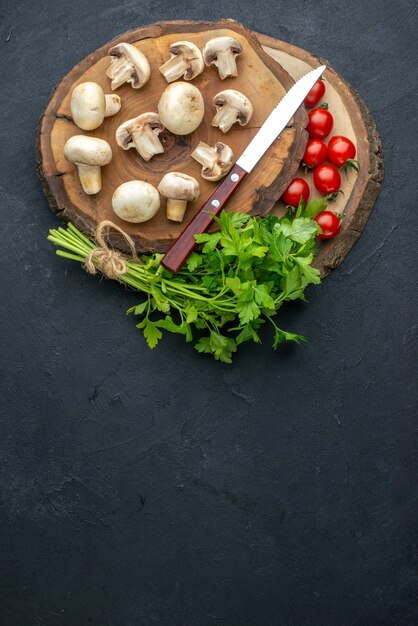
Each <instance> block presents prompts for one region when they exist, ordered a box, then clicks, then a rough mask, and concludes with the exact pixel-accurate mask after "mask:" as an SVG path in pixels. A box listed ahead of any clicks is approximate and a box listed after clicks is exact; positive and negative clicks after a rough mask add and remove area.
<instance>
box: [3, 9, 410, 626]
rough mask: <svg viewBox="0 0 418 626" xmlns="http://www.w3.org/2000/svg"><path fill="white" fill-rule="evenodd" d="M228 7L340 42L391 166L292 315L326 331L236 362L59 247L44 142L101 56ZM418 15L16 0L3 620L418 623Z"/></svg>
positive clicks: (8, 106) (8, 172)
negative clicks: (86, 69) (185, 336)
mask: <svg viewBox="0 0 418 626" xmlns="http://www.w3.org/2000/svg"><path fill="white" fill-rule="evenodd" d="M220 17H234V18H235V19H237V20H240V21H242V22H243V23H245V24H246V25H248V26H249V27H251V28H253V29H257V30H260V31H264V32H266V33H268V34H270V35H273V36H277V37H280V38H283V39H285V40H288V41H290V42H292V43H296V44H298V45H301V46H303V47H305V48H307V49H308V50H310V51H312V52H314V53H316V54H318V55H320V56H322V57H325V58H327V59H329V61H330V62H331V63H332V64H333V65H334V67H335V68H336V69H337V70H338V71H339V72H340V73H341V74H342V75H343V76H344V77H345V78H346V79H347V80H348V81H349V82H350V83H352V84H353V85H355V87H356V88H357V89H358V91H359V93H360V95H361V96H362V97H363V98H364V100H365V102H366V104H367V105H368V107H369V108H370V110H371V112H372V113H373V115H374V116H375V119H376V123H377V126H378V129H379V131H380V133H381V136H382V140H383V147H384V154H385V166H386V179H385V182H384V185H383V188H382V192H381V195H380V198H379V200H378V202H377V204H376V207H375V209H374V211H373V213H372V216H371V218H370V221H369V223H368V225H367V227H366V230H365V231H364V234H363V235H362V237H361V239H360V241H359V242H358V243H357V245H356V246H355V248H354V249H353V250H352V252H351V253H350V254H349V256H348V257H347V258H346V260H345V261H344V263H343V265H342V266H341V267H340V268H339V269H337V270H336V271H335V272H334V273H333V274H332V276H330V277H329V278H328V279H326V281H325V282H324V283H323V284H322V285H321V286H319V287H315V288H313V289H311V290H310V292H309V299H310V303H309V304H307V305H295V306H291V307H288V308H286V309H285V310H284V311H283V314H282V315H281V322H282V323H283V325H285V326H287V327H288V328H289V329H291V330H296V331H298V332H301V333H303V334H305V335H306V336H307V337H308V338H309V340H310V343H308V344H307V345H305V346H303V347H300V348H298V347H295V348H294V347H284V348H282V349H280V350H279V351H278V352H277V353H274V352H273V351H271V349H270V346H269V342H270V337H269V336H265V338H266V341H265V343H264V344H263V345H262V346H253V345H248V346H243V347H242V348H241V350H240V353H239V355H238V356H237V358H236V362H235V364H234V365H233V366H226V365H223V364H219V363H215V362H212V361H211V360H210V359H209V358H206V357H204V356H200V355H198V354H197V353H196V352H195V351H194V350H193V349H192V347H191V346H190V345H187V344H184V343H183V342H182V340H181V339H180V338H178V337H169V338H167V339H165V340H164V342H163V343H162V344H161V345H160V346H159V347H158V348H157V349H155V350H154V351H149V350H148V349H147V348H146V346H145V344H144V340H143V338H142V336H141V334H140V333H139V332H138V331H136V330H135V328H134V319H133V318H131V317H126V316H125V310H126V309H127V307H128V306H130V305H132V304H133V303H135V302H136V301H137V297H136V296H135V294H132V293H129V292H127V291H125V290H124V289H123V288H122V287H120V286H118V285H117V284H115V283H112V282H111V281H105V280H102V281H101V280H100V279H99V278H92V277H89V276H87V275H86V274H85V273H84V272H83V270H82V269H81V268H80V267H79V266H77V265H76V264H71V263H70V262H68V263H66V262H65V261H64V260H62V259H59V258H58V257H56V256H55V255H54V249H53V246H52V245H51V244H49V243H48V242H47V240H46V236H47V232H48V229H49V228H51V227H55V226H57V225H58V220H57V218H56V217H54V216H53V214H52V213H51V212H50V211H49V209H48V206H47V203H46V200H45V198H44V196H43V194H42V191H41V187H40V184H39V182H38V179H37V176H36V173H35V163H34V154H33V146H34V142H35V134H36V125H37V121H38V118H39V116H40V114H41V112H42V109H43V107H44V106H45V104H46V102H47V100H48V98H49V95H50V93H51V91H52V89H53V87H54V85H55V84H56V83H58V82H59V80H60V79H61V78H62V77H63V76H64V74H66V73H67V72H68V71H69V70H70V69H71V68H72V67H73V66H74V65H75V64H76V63H78V62H79V61H80V60H81V59H82V58H83V57H84V56H86V55H87V54H88V53H89V52H90V51H93V50H94V49H96V48H97V47H99V46H101V45H102V44H104V43H105V42H107V41H108V40H110V39H111V38H112V37H114V36H116V35H117V34H118V33H120V32H123V31H124V30H127V29H129V28H132V27H136V26H139V25H141V24H146V23H149V22H152V21H157V20H160V19H173V18H177V19H180V18H188V19H199V18H209V19H216V18H220ZM417 26H418V23H417V6H416V3H415V2H412V1H407V0H398V1H397V2H393V1H389V0H384V1H382V0H372V1H370V0H368V1H367V2H359V1H357V2H355V3H354V4H353V3H349V2H348V3H342V2H334V3H333V2H331V1H329V0H315V1H313V0H309V1H308V0H307V1H298V2H296V3H295V2H287V3H283V2H273V1H267V0H261V1H259V2H252V1H250V0H239V1H238V0H230V1H229V2H227V3H225V2H220V1H219V0H211V1H210V2H209V1H208V2H201V1H200V2H197V1H192V0H190V1H186V2H185V1H180V2H178V3H176V2H173V0H160V1H156V2H147V1H142V2H136V1H127V2H122V3H119V2H115V1H114V0H89V1H88V2H87V1H86V0H84V1H82V0H72V2H64V1H63V0H48V1H47V2H34V1H33V0H26V1H24V2H20V1H18V2H16V0H13V1H12V0H2V1H1V8H0V46H1V51H2V54H1V57H2V62H1V66H0V73H1V108H2V112H1V117H0V119H1V123H0V137H1V141H0V149H1V152H2V168H1V171H0V200H1V202H0V208H1V212H2V219H1V240H2V244H1V245H2V254H1V262H2V271H1V277H0V279H1V325H0V339H1V353H2V370H1V381H0V384H1V388H2V401H1V404H0V411H1V414H2V419H1V432H0V446H1V451H0V462H1V470H2V472H1V529H0V542H1V545H0V550H1V552H0V553H1V561H2V572H3V576H2V582H1V598H2V599H1V608H0V614H1V615H0V623H1V624H2V625H4V626H14V625H16V626H33V625H38V624H47V625H51V626H60V625H65V626H85V625H86V626H88V625H90V624H93V625H95V626H96V625H97V626H105V625H110V626H148V625H152V624H157V625H158V626H174V625H176V626H210V625H212V624H214V625H215V624H216V625H219V626H221V625H222V626H288V625H289V626H303V625H307V626H308V625H309V626H351V625H367V626H377V625H378V626H380V625H382V626H393V625H395V624H396V626H401V625H402V626H406V625H408V626H413V625H416V624H417V623H418V606H417V585H418V573H417V568H416V565H417V552H416V539H417V533H416V528H417V502H418V500H417V467H416V456H417V434H418V427H417V387H416V383H417V368H416V366H417V293H416V269H417V260H418V259H417V252H416V249H417V225H418V220H417V211H418V208H417V202H416V173H417V166H416V151H415V149H414V148H415V143H416V139H417V130H418V129H417V107H416V100H417V97H418V96H417V79H416V63H417V55H416V49H417V39H416V30H417ZM414 159H415V161H414Z"/></svg>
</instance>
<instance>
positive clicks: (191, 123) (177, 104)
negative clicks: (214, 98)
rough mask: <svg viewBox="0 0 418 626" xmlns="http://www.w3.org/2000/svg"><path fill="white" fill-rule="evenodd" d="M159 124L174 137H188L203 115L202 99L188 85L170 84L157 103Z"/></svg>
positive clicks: (198, 93)
mask: <svg viewBox="0 0 418 626" xmlns="http://www.w3.org/2000/svg"><path fill="white" fill-rule="evenodd" d="M158 113H159V115H160V119H161V122H162V123H163V124H164V126H165V127H166V128H168V130H169V131H171V132H172V133H174V134H175V135H189V134H190V133H192V132H193V131H194V130H196V128H197V127H198V126H199V124H200V122H201V121H202V119H203V115H204V113H205V104H204V102H203V97H202V94H201V93H200V91H199V90H198V88H197V87H195V86H194V85H191V84H189V83H181V82H178V83H172V84H171V85H169V86H168V87H167V88H166V89H165V90H164V91H163V93H162V95H161V98H160V100H159V102H158Z"/></svg>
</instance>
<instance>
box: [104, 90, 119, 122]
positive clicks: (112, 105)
mask: <svg viewBox="0 0 418 626" xmlns="http://www.w3.org/2000/svg"><path fill="white" fill-rule="evenodd" d="M105 100H106V109H105V114H104V116H105V117H110V116H111V115H116V113H119V111H120V107H121V101H120V98H119V96H117V95H116V94H113V93H112V94H105Z"/></svg>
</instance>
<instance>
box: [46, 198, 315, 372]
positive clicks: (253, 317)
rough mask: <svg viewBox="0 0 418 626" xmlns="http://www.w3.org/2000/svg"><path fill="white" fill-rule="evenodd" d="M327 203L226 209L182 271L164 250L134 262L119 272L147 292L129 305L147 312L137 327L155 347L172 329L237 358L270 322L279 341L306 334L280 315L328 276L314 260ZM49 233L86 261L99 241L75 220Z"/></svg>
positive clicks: (201, 347) (222, 356)
mask: <svg viewBox="0 0 418 626" xmlns="http://www.w3.org/2000/svg"><path fill="white" fill-rule="evenodd" d="M325 208H326V199H325V198H323V199H321V200H313V201H312V202H310V203H308V204H307V206H303V204H301V205H300V206H299V207H298V209H297V211H296V213H295V214H292V213H291V211H288V213H287V214H286V215H285V216H284V217H281V218H278V217H275V216H272V215H269V216H267V217H266V218H264V219H262V218H258V217H250V216H248V215H245V214H243V213H232V212H231V213H226V212H225V211H223V212H222V213H221V214H220V216H219V217H217V218H215V219H216V221H217V223H218V227H219V230H218V231H217V232H214V233H204V234H202V235H197V236H196V240H197V242H198V243H199V244H203V248H202V250H201V252H193V253H192V254H191V256H190V257H189V258H188V260H187V262H186V264H185V266H184V267H183V269H182V270H181V271H180V272H179V273H178V274H176V275H173V274H171V273H170V272H168V271H167V270H165V269H164V268H163V266H162V265H161V263H160V261H161V259H162V256H163V255H162V254H153V255H150V256H145V255H144V256H143V257H142V258H141V260H140V261H141V262H140V263H134V262H129V263H128V272H127V273H126V274H124V275H123V276H121V277H120V278H119V280H120V281H122V282H125V283H127V284H128V285H130V286H131V287H133V288H134V289H136V290H138V291H140V292H141V293H142V294H143V296H145V298H144V299H143V300H142V301H141V303H140V304H138V305H137V306H134V307H132V308H131V309H129V310H128V313H133V314H135V315H137V316H138V317H139V323H138V324H137V327H138V328H140V329H141V330H142V332H143V334H144V337H145V339H146V341H147V343H148V345H149V347H150V348H154V347H155V346H156V345H157V343H158V342H159V340H160V339H161V338H162V336H163V333H164V331H166V332H171V333H178V334H181V335H184V337H185V340H186V341H192V340H193V337H194V335H197V342H196V343H195V348H196V350H197V351H198V352H204V353H207V354H211V355H212V356H213V357H214V358H215V359H217V360H220V361H224V362H225V363H231V362H232V355H233V353H234V352H236V350H237V347H238V345H239V344H241V343H243V342H245V341H254V342H256V343H259V342H260V341H261V339H260V335H259V330H260V327H261V326H262V324H264V323H265V322H268V323H270V324H271V325H272V326H273V329H274V340H273V348H277V346H278V345H279V344H280V343H281V342H283V341H286V340H288V341H296V342H300V341H303V340H304V338H303V337H302V336H301V335H298V334H296V333H291V332H287V331H285V330H282V329H281V328H279V327H278V326H277V324H276V322H275V321H274V316H275V313H276V312H277V311H278V309H279V308H280V307H281V306H282V304H283V302H286V301H287V300H296V299H302V300H304V299H305V297H304V291H305V289H306V287H307V285H309V284H310V283H313V284H318V283H319V282H320V275H319V271H318V270H317V269H315V268H313V267H312V261H313V258H314V256H315V254H316V246H315V237H316V235H317V234H318V233H319V232H320V229H319V227H318V225H317V223H316V222H315V221H314V219H313V218H314V217H315V215H317V214H318V213H319V212H320V211H323V210H324V209H325ZM48 239H49V240H50V241H52V242H53V243H55V244H56V245H57V246H59V247H60V248H62V249H61V250H58V251H57V254H59V255H60V256H64V257H66V258H70V259H73V260H76V261H79V262H81V263H83V262H84V261H85V260H86V258H87V256H88V254H89V253H90V252H91V250H93V249H94V248H95V243H94V242H93V241H90V240H89V239H88V238H87V237H85V236H84V235H83V234H82V233H80V232H79V231H78V230H77V229H76V228H75V226H73V225H72V224H69V225H68V226H67V228H66V229H64V228H59V229H58V230H51V231H50V235H49V237H48Z"/></svg>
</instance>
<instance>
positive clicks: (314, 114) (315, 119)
mask: <svg viewBox="0 0 418 626" xmlns="http://www.w3.org/2000/svg"><path fill="white" fill-rule="evenodd" d="M308 117H309V122H308V125H307V127H306V130H307V131H308V133H309V134H310V136H311V137H313V138H314V139H324V137H327V136H328V135H329V134H330V132H331V130H332V126H333V124H334V119H333V117H332V115H331V113H330V112H329V111H328V110H327V109H322V108H320V107H318V108H316V109H312V111H309V113H308Z"/></svg>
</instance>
